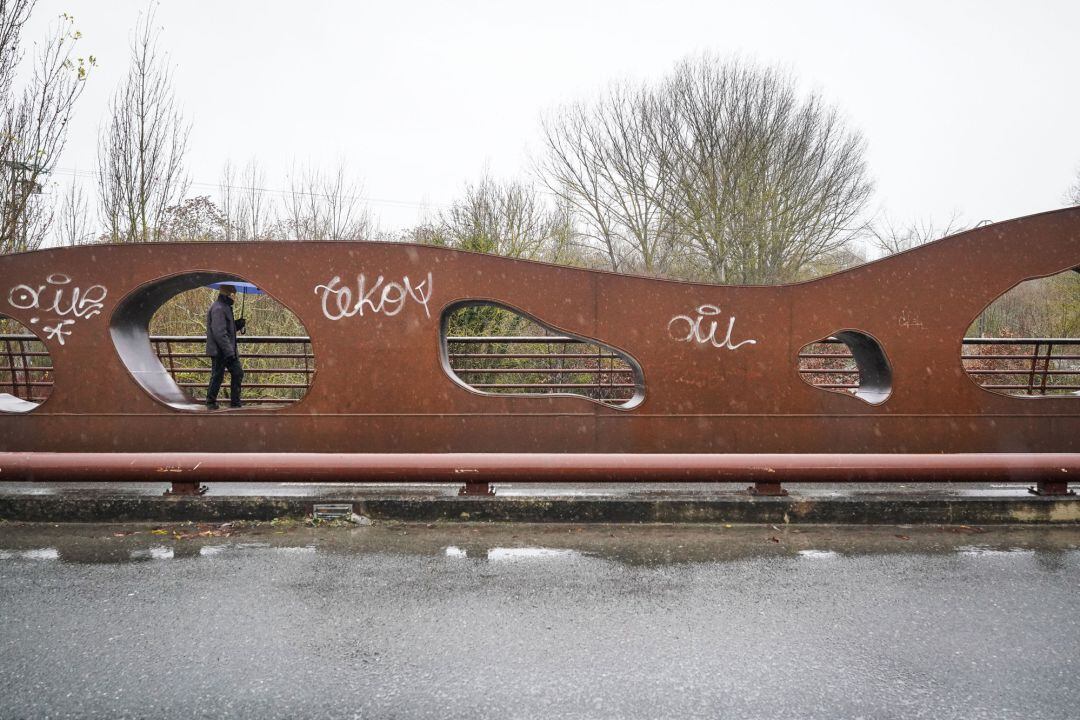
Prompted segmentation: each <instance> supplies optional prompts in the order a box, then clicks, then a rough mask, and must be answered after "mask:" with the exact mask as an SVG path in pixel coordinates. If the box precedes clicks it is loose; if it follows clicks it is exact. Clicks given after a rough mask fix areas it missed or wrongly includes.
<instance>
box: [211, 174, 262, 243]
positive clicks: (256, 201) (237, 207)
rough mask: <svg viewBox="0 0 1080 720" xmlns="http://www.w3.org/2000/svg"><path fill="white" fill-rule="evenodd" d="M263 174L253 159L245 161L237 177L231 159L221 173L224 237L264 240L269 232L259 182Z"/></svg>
mask: <svg viewBox="0 0 1080 720" xmlns="http://www.w3.org/2000/svg"><path fill="white" fill-rule="evenodd" d="M265 182H266V174H265V173H264V172H263V170H262V168H260V167H259V164H258V161H257V160H256V159H255V158H251V159H250V160H248V162H247V164H246V165H245V166H244V170H243V173H242V175H240V176H239V177H238V176H237V174H236V170H235V168H234V167H233V165H232V162H226V163H225V167H224V168H223V169H222V173H221V183H220V195H221V214H222V215H223V216H224V218H225V239H226V240H265V239H267V235H268V232H269V227H268V225H269V219H268V218H269V211H270V203H269V201H268V200H267V198H266V192H267V191H266V190H265V188H264V187H263V185H264V184H265Z"/></svg>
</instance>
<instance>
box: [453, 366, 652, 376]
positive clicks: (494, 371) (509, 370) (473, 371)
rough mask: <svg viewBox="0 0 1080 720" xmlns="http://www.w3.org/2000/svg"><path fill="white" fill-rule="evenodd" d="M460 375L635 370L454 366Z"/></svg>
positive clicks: (558, 373) (602, 372) (626, 372)
mask: <svg viewBox="0 0 1080 720" xmlns="http://www.w3.org/2000/svg"><path fill="white" fill-rule="evenodd" d="M453 370H454V372H456V373H458V374H459V375H484V374H485V373H491V374H493V375H626V374H628V373H631V374H632V373H633V372H634V371H633V370H629V369H627V370H609V369H607V368H562V369H559V368H486V369H485V368H453Z"/></svg>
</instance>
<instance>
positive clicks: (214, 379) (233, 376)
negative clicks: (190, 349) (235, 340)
mask: <svg viewBox="0 0 1080 720" xmlns="http://www.w3.org/2000/svg"><path fill="white" fill-rule="evenodd" d="M226 370H228V371H229V404H230V405H232V406H233V407H240V382H241V381H242V380H243V379H244V368H243V367H241V366H240V359H239V358H233V359H232V362H231V363H226V362H225V358H223V357H221V356H220V355H215V356H213V357H211V358H210V387H209V388H207V390H206V404H207V405H209V404H210V403H216V402H217V395H218V390H220V389H221V381H222V380H224V379H225V371H226Z"/></svg>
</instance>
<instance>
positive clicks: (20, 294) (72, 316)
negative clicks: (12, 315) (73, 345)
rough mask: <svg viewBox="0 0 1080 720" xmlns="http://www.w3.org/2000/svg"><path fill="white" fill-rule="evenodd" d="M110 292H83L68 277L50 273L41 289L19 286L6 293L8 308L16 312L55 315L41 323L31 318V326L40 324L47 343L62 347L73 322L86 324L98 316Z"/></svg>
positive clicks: (98, 287)
mask: <svg viewBox="0 0 1080 720" xmlns="http://www.w3.org/2000/svg"><path fill="white" fill-rule="evenodd" d="M108 294H109V291H108V290H107V289H106V288H105V286H104V285H91V286H89V287H87V288H85V289H83V288H81V287H79V286H77V285H74V284H73V283H72V280H71V278H70V277H69V276H67V275H64V274H63V273H53V274H52V275H49V276H48V277H47V278H45V282H44V283H42V284H40V285H36V286H35V285H29V284H25V283H24V284H20V285H16V286H14V287H13V288H11V290H9V291H8V304H9V305H11V307H13V308H17V309H19V310H38V311H41V312H43V313H47V314H51V315H54V316H55V317H54V318H51V319H46V320H44V321H42V320H41V319H40V318H38V317H32V318H30V324H31V325H36V324H37V323H38V322H42V326H41V327H42V329H43V330H44V331H45V336H46V339H48V340H56V341H57V342H58V343H60V344H61V345H63V344H64V338H65V337H68V336H70V335H71V330H70V329H68V328H69V327H70V326H72V325H74V324H75V321H76V320H89V319H90V318H92V317H94V316H95V315H100V314H101V309H102V308H103V307H104V305H105V298H106V297H107V296H108Z"/></svg>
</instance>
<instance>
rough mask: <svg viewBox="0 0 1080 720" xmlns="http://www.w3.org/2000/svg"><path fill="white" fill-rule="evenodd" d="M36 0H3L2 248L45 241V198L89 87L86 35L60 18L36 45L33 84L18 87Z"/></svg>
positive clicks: (47, 210) (0, 74) (0, 1)
mask: <svg viewBox="0 0 1080 720" xmlns="http://www.w3.org/2000/svg"><path fill="white" fill-rule="evenodd" d="M36 4H37V3H36V0H0V113H2V117H0V125H2V128H0V201H2V203H3V209H2V213H0V252H13V251H21V250H30V249H33V248H35V247H37V246H38V245H40V244H41V241H42V240H43V239H44V237H45V235H46V233H47V232H48V230H49V225H50V224H51V222H52V219H53V213H52V208H51V206H50V205H49V203H48V202H46V201H45V199H43V198H42V196H41V195H40V193H41V185H42V178H43V177H44V175H45V174H47V173H48V172H50V171H51V170H52V168H53V166H54V165H55V163H56V161H57V159H58V158H59V156H60V153H61V151H62V150H63V148H64V143H65V141H66V140H67V128H68V122H69V121H70V119H71V113H72V111H73V109H74V107H75V103H76V101H77V100H78V99H79V96H80V95H81V94H82V91H83V88H84V87H85V83H84V81H85V80H86V77H87V74H88V72H89V69H90V68H91V67H92V66H93V65H94V64H95V60H94V57H93V56H89V57H87V58H81V57H75V56H74V54H73V53H74V49H75V45H76V43H77V41H78V40H79V38H80V37H81V35H80V33H79V32H78V31H77V30H74V28H73V24H74V19H73V18H72V17H71V16H69V15H62V16H61V17H60V18H59V19H58V20H57V22H56V23H54V25H53V27H52V29H51V31H50V33H49V35H48V36H47V37H46V38H45V40H44V42H42V43H41V44H40V45H36V50H35V53H34V55H33V57H32V68H31V70H30V73H29V76H30V77H29V80H28V82H27V83H26V84H25V85H24V86H23V87H22V88H17V87H16V78H17V76H18V75H19V74H20V73H19V68H20V66H21V64H22V60H23V54H22V51H21V49H20V41H21V39H22V30H23V27H24V26H25V24H26V22H27V20H28V19H29V18H30V14H31V13H32V11H33V9H34V6H35V5H36Z"/></svg>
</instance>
